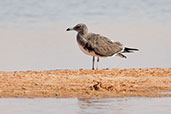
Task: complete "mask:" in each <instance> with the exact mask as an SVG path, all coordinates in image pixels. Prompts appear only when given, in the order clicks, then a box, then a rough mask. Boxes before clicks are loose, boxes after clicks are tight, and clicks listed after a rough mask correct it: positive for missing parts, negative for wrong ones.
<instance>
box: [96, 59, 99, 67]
mask: <svg viewBox="0 0 171 114" xmlns="http://www.w3.org/2000/svg"><path fill="white" fill-rule="evenodd" d="M98 64H99V57H97V64H96V69H98Z"/></svg>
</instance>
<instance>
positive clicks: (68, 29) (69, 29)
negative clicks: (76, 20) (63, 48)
mask: <svg viewBox="0 0 171 114" xmlns="http://www.w3.org/2000/svg"><path fill="white" fill-rule="evenodd" d="M71 30H74V29H73V28H67V29H66V31H71Z"/></svg>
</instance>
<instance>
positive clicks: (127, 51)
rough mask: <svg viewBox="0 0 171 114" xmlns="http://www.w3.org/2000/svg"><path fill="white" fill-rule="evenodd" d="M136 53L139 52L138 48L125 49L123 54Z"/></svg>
mask: <svg viewBox="0 0 171 114" xmlns="http://www.w3.org/2000/svg"><path fill="white" fill-rule="evenodd" d="M134 51H139V50H138V49H136V48H127V47H125V48H124V50H123V52H122V53H133V52H134Z"/></svg>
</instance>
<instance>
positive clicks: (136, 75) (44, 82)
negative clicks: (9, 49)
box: [0, 68, 171, 98]
mask: <svg viewBox="0 0 171 114" xmlns="http://www.w3.org/2000/svg"><path fill="white" fill-rule="evenodd" d="M167 92H168V93H167ZM132 96H140V97H162V96H169V97H170V96H171V68H130V69H109V70H84V69H80V70H52V71H15V72H2V71H1V72H0V97H1V98H15V97H22V98H35V97H55V98H71V97H79V98H80V97H86V98H106V97H132Z"/></svg>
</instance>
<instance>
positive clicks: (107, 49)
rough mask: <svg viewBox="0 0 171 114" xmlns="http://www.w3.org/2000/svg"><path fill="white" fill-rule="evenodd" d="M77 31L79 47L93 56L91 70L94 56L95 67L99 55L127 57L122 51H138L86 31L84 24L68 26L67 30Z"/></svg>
mask: <svg viewBox="0 0 171 114" xmlns="http://www.w3.org/2000/svg"><path fill="white" fill-rule="evenodd" d="M71 30H75V31H77V32H78V33H77V37H76V38H77V42H78V45H79V47H80V49H81V50H82V51H83V52H84V53H85V54H87V55H90V56H93V62H92V70H94V69H95V68H94V62H95V57H97V68H96V69H98V62H99V57H110V56H113V55H116V56H119V57H122V58H127V57H126V56H125V55H123V53H132V52H134V51H138V49H135V48H127V47H124V46H123V45H122V44H121V43H120V42H113V41H112V40H110V39H109V38H106V37H104V36H101V35H99V34H95V33H88V28H87V26H86V25H85V24H77V25H75V26H74V27H73V28H68V29H67V31H71Z"/></svg>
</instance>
